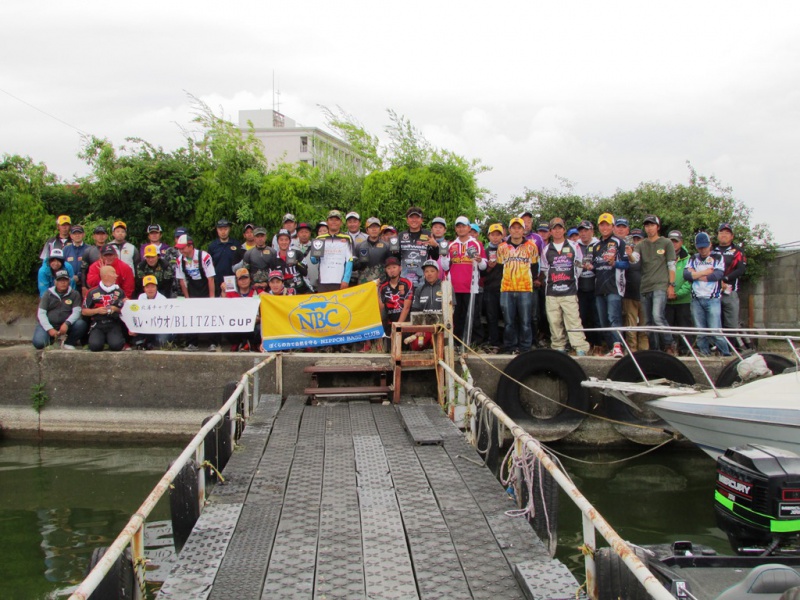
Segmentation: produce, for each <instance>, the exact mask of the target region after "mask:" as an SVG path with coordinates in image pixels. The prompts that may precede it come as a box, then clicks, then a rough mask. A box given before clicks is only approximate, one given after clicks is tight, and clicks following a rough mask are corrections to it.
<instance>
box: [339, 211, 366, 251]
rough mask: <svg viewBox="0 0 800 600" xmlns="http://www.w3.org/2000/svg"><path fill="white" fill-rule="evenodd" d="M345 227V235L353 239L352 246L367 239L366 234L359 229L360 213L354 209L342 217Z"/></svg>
mask: <svg viewBox="0 0 800 600" xmlns="http://www.w3.org/2000/svg"><path fill="white" fill-rule="evenodd" d="M344 223H345V227H346V228H347V232H346V233H347V235H349V236H350V239H351V240H353V247H354V248H355V247H356V246H357V245H358V244H360V243H361V242H363V241H364V240H365V239H367V234H366V233H364V232H363V231H361V215H359V214H358V213H357V212H355V211H350V212H349V213H347V214H346V215H345V217H344Z"/></svg>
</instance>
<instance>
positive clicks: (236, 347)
mask: <svg viewBox="0 0 800 600" xmlns="http://www.w3.org/2000/svg"><path fill="white" fill-rule="evenodd" d="M241 348H242V345H241V344H233V345H232V346H231V352H238V351H239V350H240V349H241Z"/></svg>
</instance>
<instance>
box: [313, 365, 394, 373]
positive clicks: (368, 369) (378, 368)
mask: <svg viewBox="0 0 800 600" xmlns="http://www.w3.org/2000/svg"><path fill="white" fill-rule="evenodd" d="M391 370H392V367H391V365H308V366H306V367H303V373H386V372H388V371H391Z"/></svg>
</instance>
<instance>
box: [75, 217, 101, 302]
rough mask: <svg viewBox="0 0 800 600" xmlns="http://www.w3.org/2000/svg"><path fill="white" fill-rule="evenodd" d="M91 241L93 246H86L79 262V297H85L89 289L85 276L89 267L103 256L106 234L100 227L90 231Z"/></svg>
mask: <svg viewBox="0 0 800 600" xmlns="http://www.w3.org/2000/svg"><path fill="white" fill-rule="evenodd" d="M92 241H93V242H94V245H91V246H89V245H87V246H86V248H85V249H84V251H83V259H82V260H81V273H80V276H81V296H83V297H84V298H85V297H86V291H87V290H88V289H89V286H88V284H87V283H86V276H87V275H88V274H89V267H91V266H92V265H93V264H94V263H96V262H97V261H98V260H100V258H101V257H102V255H103V248H104V247H105V245H106V242H108V232H107V231H106V228H105V227H103V226H102V225H98V226H97V227H95V228H94V230H93V231H92Z"/></svg>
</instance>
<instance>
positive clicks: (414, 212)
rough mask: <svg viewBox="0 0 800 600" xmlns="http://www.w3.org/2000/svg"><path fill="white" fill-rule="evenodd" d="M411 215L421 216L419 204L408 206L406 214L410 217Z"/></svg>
mask: <svg viewBox="0 0 800 600" xmlns="http://www.w3.org/2000/svg"><path fill="white" fill-rule="evenodd" d="M411 215H418V216H420V217H421V216H422V209H421V208H420V207H419V206H410V207H409V208H408V210H407V211H406V216H407V217H410V216H411Z"/></svg>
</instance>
